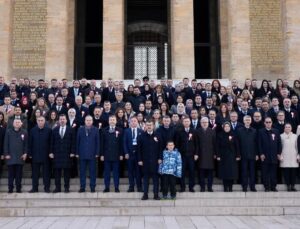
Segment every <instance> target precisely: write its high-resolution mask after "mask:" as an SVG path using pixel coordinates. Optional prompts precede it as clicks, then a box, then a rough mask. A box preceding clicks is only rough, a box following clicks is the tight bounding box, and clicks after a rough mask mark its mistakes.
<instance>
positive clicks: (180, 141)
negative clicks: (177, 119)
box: [175, 116, 198, 192]
mask: <svg viewBox="0 0 300 229" xmlns="http://www.w3.org/2000/svg"><path fill="white" fill-rule="evenodd" d="M182 124H183V128H181V129H179V130H178V131H177V133H176V137H175V139H176V141H175V145H176V148H177V149H178V150H179V152H180V153H181V158H182V177H181V189H180V192H185V174H186V170H187V169H188V171H189V191H190V192H195V191H194V185H195V161H196V160H197V159H198V155H197V154H196V152H197V142H198V137H197V134H196V131H195V130H193V129H192V128H191V120H190V118H189V117H188V116H186V117H184V118H183V120H182Z"/></svg>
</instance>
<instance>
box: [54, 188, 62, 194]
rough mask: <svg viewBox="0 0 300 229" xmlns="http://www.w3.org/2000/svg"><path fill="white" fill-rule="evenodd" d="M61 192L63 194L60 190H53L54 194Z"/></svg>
mask: <svg viewBox="0 0 300 229" xmlns="http://www.w3.org/2000/svg"><path fill="white" fill-rule="evenodd" d="M59 192H61V190H58V189H54V190H53V193H59Z"/></svg>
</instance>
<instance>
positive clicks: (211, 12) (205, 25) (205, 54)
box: [194, 0, 221, 79]
mask: <svg viewBox="0 0 300 229" xmlns="http://www.w3.org/2000/svg"><path fill="white" fill-rule="evenodd" d="M194 42H195V76H196V78H197V79H211V78H218V79H219V78H221V53H220V39H219V1H218V0H201V1H199V0H194Z"/></svg>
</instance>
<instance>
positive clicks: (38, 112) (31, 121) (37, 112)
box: [28, 109, 43, 132]
mask: <svg viewBox="0 0 300 229" xmlns="http://www.w3.org/2000/svg"><path fill="white" fill-rule="evenodd" d="M41 116H43V113H42V110H41V109H35V110H34V112H32V115H31V117H30V119H29V122H28V132H29V131H30V130H31V129H32V128H33V127H35V125H36V120H37V118H38V117H41Z"/></svg>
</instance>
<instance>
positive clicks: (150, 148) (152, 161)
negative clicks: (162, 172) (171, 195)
mask: <svg viewBox="0 0 300 229" xmlns="http://www.w3.org/2000/svg"><path fill="white" fill-rule="evenodd" d="M161 162H162V145H161V139H160V137H159V135H158V134H157V133H156V132H155V131H154V122H153V120H147V121H146V131H145V132H143V133H142V134H141V135H140V136H138V164H139V165H140V166H142V168H143V174H144V178H143V182H144V195H143V197H142V200H147V199H148V189H149V179H150V178H152V181H153V192H154V199H155V200H160V198H159V195H158V165H159V164H160V163H161Z"/></svg>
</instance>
